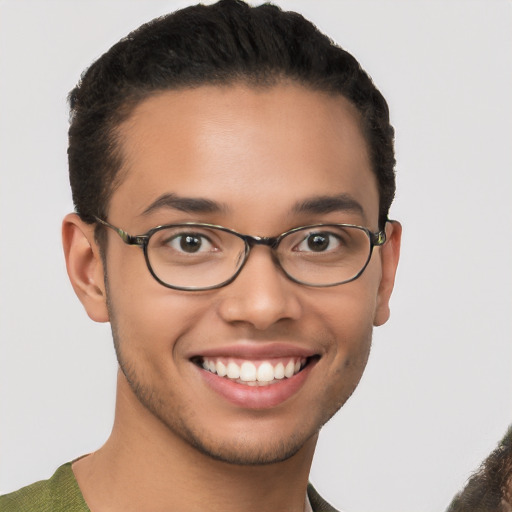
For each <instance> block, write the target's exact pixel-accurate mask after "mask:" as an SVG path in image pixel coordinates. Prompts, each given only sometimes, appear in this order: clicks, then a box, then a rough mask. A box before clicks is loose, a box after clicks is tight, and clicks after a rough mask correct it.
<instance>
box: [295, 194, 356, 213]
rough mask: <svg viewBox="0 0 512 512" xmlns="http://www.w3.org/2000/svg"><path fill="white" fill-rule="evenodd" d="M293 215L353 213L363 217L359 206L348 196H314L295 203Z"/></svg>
mask: <svg viewBox="0 0 512 512" xmlns="http://www.w3.org/2000/svg"><path fill="white" fill-rule="evenodd" d="M294 211H295V213H317V214H325V213H331V212H353V213H359V214H362V215H364V210H363V207H362V206H361V204H360V203H359V202H358V201H356V200H355V199H354V198H353V197H351V196H349V195H348V194H338V195H335V196H316V197H311V198H309V199H306V200H304V201H301V202H299V203H297V204H296V205H295V207H294Z"/></svg>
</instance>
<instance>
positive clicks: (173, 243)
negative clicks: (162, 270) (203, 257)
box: [167, 233, 213, 254]
mask: <svg viewBox="0 0 512 512" xmlns="http://www.w3.org/2000/svg"><path fill="white" fill-rule="evenodd" d="M167 245H168V246H169V247H171V248H172V249H175V250H176V251H179V252H186V253H189V254H194V253H202V252H208V251H212V249H213V246H212V244H211V242H210V241H209V240H208V238H206V237H205V236H203V235H198V234H195V233H180V234H178V235H175V236H173V237H172V238H171V239H170V240H168V242H167Z"/></svg>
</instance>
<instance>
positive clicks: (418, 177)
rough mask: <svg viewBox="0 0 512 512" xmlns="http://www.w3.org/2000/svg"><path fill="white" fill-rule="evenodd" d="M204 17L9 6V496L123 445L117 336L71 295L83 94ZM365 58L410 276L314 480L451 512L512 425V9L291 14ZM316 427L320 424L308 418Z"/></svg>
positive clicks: (355, 501)
mask: <svg viewBox="0 0 512 512" xmlns="http://www.w3.org/2000/svg"><path fill="white" fill-rule="evenodd" d="M188 3H189V2H186V1H180V2H176V1H163V0H160V1H154V0H153V1H152V0H146V1H140V0H138V1H127V0H123V1H122V2H118V1H112V0H111V1H108V2H105V1H91V0H89V1H87V2H86V1H69V0H55V1H40V0H38V1H27V0H7V1H6V0H3V1H0V235H1V238H0V490H1V491H4V492H5V491H10V490H13V489H15V488H17V487H20V486H22V485H25V484H28V483H30V482H32V481H34V480H37V479H41V478H47V477H49V476H50V475H51V474H52V472H53V471H54V470H55V468H56V467H57V466H58V465H60V464H61V463H63V462H65V461H67V460H70V459H72V458H74V457H76V456H78V455H81V454H83V453H87V452H89V451H92V450H94V449H95V448H97V447H98V446H100V445H101V443H102V442H103V441H104V440H105V439H106V437H107V436H108V434H109V431H110V428H111V423H112V417H113V405H114V384H115V372H116V362H115V357H114V353H113V349H112V343H111V338H110V332H109V326H108V325H99V324H94V323H93V322H91V321H90V320H89V319H88V317H87V316H86V315H85V313H84V312H83V310H82V307H81V305H80V304H79V302H78V300H77V299H76V297H75V296H74V294H73V291H72V289H71V286H70V285H69V283H68V280H67V276H66V273H65V268H64V259H63V256H62V250H61V247H60V222H61V219H62V217H63V216H64V214H66V213H67V212H68V211H71V209H72V204H71V200H70V193H69V191H68V184H67V175H66V173H67V169H66V131H67V106H66V101H65V100H66V95H67V92H68V91H69V90H70V89H71V88H72V87H73V85H74V84H75V82H76V81H77V79H78V77H79V74H80V72H81V71H82V70H83V69H84V68H85V67H87V66H88V65H89V64H91V62H92V61H93V60H94V59H95V58H97V57H99V56H100V55H101V53H103V51H105V50H106V49H107V48H108V47H110V46H111V45H112V44H113V43H115V42H116V41H117V40H118V39H119V38H120V37H122V36H124V35H125V34H126V33H127V32H128V31H129V30H131V29H133V28H135V27H137V26H138V25H140V24H141V23H142V22H143V21H147V20H149V19H151V18H153V17H155V16H157V15H159V14H163V13H166V12H168V11H171V10H175V9H176V8H178V7H181V6H184V5H187V4H188ZM279 3H280V5H282V6H283V7H285V8H287V9H293V10H298V11H300V12H302V13H304V14H305V15H306V16H307V17H309V18H310V19H311V20H312V21H314V22H315V23H316V24H317V25H318V26H319V27H320V28H321V29H322V30H323V31H325V32H327V33H328V34H329V35H330V36H332V37H333V38H334V39H335V40H336V41H337V42H338V43H339V44H341V45H342V46H343V47H345V48H346V49H348V50H349V51H351V52H353V53H354V54H355V56H356V57H357V58H358V59H359V60H360V62H361V63H362V65H363V67H365V68H366V69H367V70H368V71H369V73H370V74H371V75H372V76H373V78H374V80H375V82H376V83H377V85H378V87H379V88H380V89H381V90H382V92H383V93H384V95H385V96H386V97H387V99H388V101H389V103H390V106H391V112H392V120H393V124H394V125H395V128H396V138H397V144H396V147H397V157H398V166H397V170H398V195H397V200H396V203H395V204H394V206H393V209H392V216H393V217H394V218H398V219H400V220H401V221H402V222H403V225H404V239H403V252H402V261H401V265H400V269H399V272H398V277H397V288H396V292H395V295H394V298H393V301H392V317H391V320H390V321H389V323H388V324H387V325H385V326H383V327H381V328H379V329H377V330H376V332H375V337H374V347H373V353H372V355H371V358H370V363H369V365H368V368H367V371H366V373H365V375H364V377H363V380H362V382H361V384H360V386H359V388H358V389H357V391H356V392H355V394H354V396H353V397H352V398H351V400H350V401H349V402H348V403H347V404H346V406H345V407H344V408H343V410H342V411H341V412H340V413H339V414H338V416H337V417H336V418H335V419H334V420H333V421H331V422H330V423H329V424H328V425H327V426H326V427H325V429H324V432H323V434H322V435H321V440H320V444H319V447H318V450H317V455H316V458H315V462H314V466H313V470H312V475H311V478H312V481H313V482H314V483H315V485H316V486H317V488H318V490H319V491H320V492H321V493H322V494H324V495H325V496H326V497H327V498H328V500H330V501H331V502H332V503H333V504H335V505H337V506H338V507H343V508H344V509H346V510H347V511H350V512H356V511H361V512H363V511H364V512H379V511H383V512H391V511H393V512H400V511H404V512H411V511H417V512H421V511H440V510H443V509H444V508H445V507H446V506H447V504H448V503H449V501H450V499H451V497H452V496H453V495H454V493H455V492H456V491H457V490H458V489H459V488H460V487H461V486H462V485H463V484H464V481H465V480H466V478H467V477H468V476H469V475H470V473H471V472H472V470H473V469H475V468H476V467H477V465H478V464H479V462H480V461H481V459H483V458H484V457H485V456H486V454H487V453H488V452H489V451H490V450H491V449H492V448H493V447H494V446H495V444H496V443H497V441H498V439H499V438H500V437H501V436H502V435H503V434H504V432H505V430H506V428H507V426H508V424H509V423H512V408H511V398H512V389H511V388H512V381H511V379H512V377H511V375H512V344H511V327H512V326H511V323H512V308H511V306H512V264H511V263H512V261H511V252H512V207H511V204H510V203H511V201H510V196H511V193H512V178H511V176H512V173H511V170H512V151H511V146H512V99H511V91H512V87H511V86H512V30H511V27H512V3H511V2H510V1H506V0H480V1H476V0H444V1H435V0H428V1H423V0H414V1H412V0H411V1H409V2H406V1H405V0H403V1H399V0H378V1H370V0H353V1H352V0H336V1H334V0H332V1H326V0H322V1H318V0H316V1H315V0H289V1H285V0H282V1H280V2H279ZM305 413H307V411H305Z"/></svg>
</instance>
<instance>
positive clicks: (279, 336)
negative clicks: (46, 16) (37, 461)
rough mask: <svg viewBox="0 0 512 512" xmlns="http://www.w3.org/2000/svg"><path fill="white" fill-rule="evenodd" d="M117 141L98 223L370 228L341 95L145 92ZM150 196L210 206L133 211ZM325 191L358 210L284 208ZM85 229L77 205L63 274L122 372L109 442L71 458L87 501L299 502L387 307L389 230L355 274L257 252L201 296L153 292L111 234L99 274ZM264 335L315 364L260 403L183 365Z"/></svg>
mask: <svg viewBox="0 0 512 512" xmlns="http://www.w3.org/2000/svg"><path fill="white" fill-rule="evenodd" d="M120 135H121V140H122V146H121V148H122V152H123V156H124V165H123V169H122V182H121V184H120V186H119V187H118V188H117V189H116V190H115V192H114V193H113V195H112V199H111V203H110V205H109V212H108V219H107V220H108V221H109V222H110V223H112V224H114V225H116V226H119V227H121V228H122V229H124V230H126V231H127V232H129V233H131V234H141V233H145V232H146V231H148V230H149V229H150V228H152V227H154V226H157V225H160V224H167V223H177V222H192V221H194V222H207V223H214V224H220V225H223V226H226V227H229V228H232V229H235V230H236V231H238V232H240V233H247V234H251V235H259V236H275V235H278V234H280V233H282V232H284V231H286V230H288V229H291V228H293V227H296V226H300V225H305V224H313V223H320V222H337V223H352V224H357V225H361V226H365V227H367V228H369V229H371V230H372V231H378V225H377V220H378V205H379V203H378V192H377V185H376V180H375V176H374V174H373V173H372V171H371V166H370V161H369V157H368V151H367V147H366V142H365V140H364V137H363V135H362V132H361V129H360V120H359V116H358V113H357V111H356V109H355V108H354V107H353V106H352V105H351V104H350V103H349V102H348V101H346V100H345V99H344V98H342V97H340V96H332V95H327V94H324V93H319V92H314V91H310V90H308V89H306V88H303V87H302V86H299V85H294V84H291V83H281V84H278V85H276V86H273V87H270V88H263V89H254V88H250V87H248V86H245V85H231V86H224V87H216V86H204V87H200V88H197V89H193V90H182V91H169V92H165V93H160V94H158V95H156V96H153V97H151V98H149V99H147V100H145V101H144V102H142V103H141V104H140V105H139V106H138V107H137V108H136V110H135V111H134V113H133V114H132V116H131V117H130V119H129V120H128V121H127V122H126V123H125V124H124V125H123V126H122V127H121V129H120ZM162 194H177V195H179V196H183V197H194V198H205V199H208V200H210V201H215V203H217V204H219V205H221V208H219V209H218V210H216V211H200V212H191V211H182V210H177V209H175V208H170V207H165V206H163V207H160V208H154V209H152V210H151V211H150V212H149V213H144V211H145V210H146V209H147V208H148V207H149V206H150V205H151V204H152V203H154V201H155V200H157V199H158V198H159V197H161V196H162ZM339 194H344V195H345V197H347V196H348V197H350V198H351V199H352V200H353V201H354V202H356V203H357V204H358V205H359V206H360V208H349V209H345V208H340V209H336V210H335V211H323V212H322V211H310V210H306V211H297V208H296V206H297V204H298V203H300V202H303V201H306V200H310V199H311V198H316V197H326V196H329V197H332V196H338V195H339ZM324 209H325V208H324ZM320 210H321V209H320ZM93 231H94V226H89V225H87V224H85V223H83V222H82V221H81V220H80V219H79V218H78V217H77V216H76V215H75V214H70V215H68V216H67V217H66V218H65V220H64V225H63V240H64V249H65V254H66V261H67V266H68V273H69V276H70V279H71V282H72V284H73V287H74V289H75V291H76V293H77V295H78V297H79V298H80V300H81V301H82V303H83V304H84V306H85V309H86V311H87V313H88V314H89V316H90V317H91V318H92V319H93V320H95V321H98V322H106V321H110V322H111V324H112V330H113V334H114V341H115V345H116V350H117V354H118V359H119V362H120V366H121V368H122V371H119V375H118V390H117V405H116V418H115V423H114V428H113V432H112V435H111V437H110V438H109V440H108V441H107V443H106V444H105V445H104V446H103V447H102V448H101V449H99V450H98V451H97V452H95V453H94V454H91V455H89V456H87V457H85V458H83V459H80V460H79V461H78V462H75V464H74V465H73V470H74V472H75V475H76V477H77V480H78V483H79V485H80V487H81V489H82V492H83V494H84V497H85V499H86V501H87V502H88V504H89V506H90V508H91V510H92V511H93V512H102V511H117V510H119V511H121V510H123V511H131V510H134V511H135V510H137V511H138V512H144V511H145V510H148V511H149V510H151V511H152V512H155V511H160V510H162V511H163V510H187V511H192V512H193V511H195V510H198V511H199V510H205V509H206V508H207V509H208V510H223V511H230V510H240V504H241V503H243V508H244V510H247V511H251V510H282V511H288V510H289V511H299V510H303V507H304V496H305V492H306V486H307V481H308V474H309V469H310V466H311V461H312V457H313V452H314V447H315V443H316V440H317V436H318V432H319V430H320V428H321V426H322V425H323V424H324V423H325V422H326V421H327V420H328V419H329V418H330V417H331V416H332V415H333V414H334V413H335V412H336V411H337V410H338V409H339V408H340V407H341V406H342V405H343V404H344V403H345V401H346V400H347V399H348V397H349V396H350V395H351V393H352V392H353V390H354V389H355V387H356V386H357V384H358V382H359V379H360V378H361V375H362V372H363V370H364V367H365V365H366V362H367V358H368V354H369V350H370V345H371V335H372V328H373V326H374V325H380V324H383V323H384V322H386V321H387V319H388V317H389V305H388V304H389V297H390V295H391V291H392V288H393V283H394V277H395V271H396V266H397V263H398V256H399V246H400V234H401V228H400V225H399V224H398V223H388V224H387V226H386V232H387V236H388V241H387V243H386V244H385V245H384V246H383V247H379V248H375V249H374V252H373V255H372V259H371V261H370V263H369V265H368V267H367V269H366V270H365V272H364V273H363V275H362V276H361V277H360V278H358V279H357V280H355V281H353V282H350V283H347V284H344V285H341V286H334V287H329V288H314V287H308V286H303V285H299V284H297V283H294V282H292V281H290V280H289V279H288V278H286V276H284V275H283V274H282V273H281V272H280V270H279V269H278V268H277V267H276V266H275V265H274V263H273V262H272V259H271V258H270V252H269V249H268V248H267V247H262V246H257V247H255V248H254V249H253V250H252V252H251V255H250V257H249V260H248V262H247V263H246V266H245V267H244V269H243V270H242V272H241V273H240V275H239V276H238V277H237V278H236V279H235V281H234V282H232V283H231V284H229V285H228V286H225V287H223V288H220V289H216V290H209V291H203V292H183V291H176V290H171V289H168V288H165V287H163V286H162V285H160V284H159V283H158V282H156V281H155V279H153V277H152V276H151V275H150V274H149V272H148V270H147V267H146V265H145V262H144V258H143V256H142V252H141V251H140V249H139V248H136V247H128V246H126V245H125V244H124V243H123V242H122V240H121V239H120V238H119V237H118V235H117V234H115V233H114V232H113V231H111V230H109V232H108V251H107V255H106V267H107V270H108V282H107V283H105V269H104V268H103V264H102V259H101V257H100V251H99V247H98V246H97V244H96V242H95V239H94V234H93ZM276 346H279V347H283V346H284V347H286V349H287V350H291V351H293V350H296V351H303V352H307V353H308V354H309V353H311V354H315V355H316V357H315V362H314V364H311V365H310V368H309V369H308V373H307V374H305V375H307V376H306V378H305V379H303V382H302V383H301V385H300V386H299V387H298V389H297V390H295V391H294V392H293V393H292V394H291V395H290V396H288V397H287V398H286V399H285V400H284V401H280V402H279V403H278V404H277V405H273V406H264V407H256V408H250V407H243V406H240V405H235V404H233V403H232V402H230V401H229V400H226V398H225V397H223V396H221V395H220V394H219V393H217V392H216V391H215V390H214V389H213V388H212V387H211V386H210V385H209V384H208V381H207V380H206V379H205V378H204V371H203V370H201V369H200V368H199V367H198V366H197V365H196V364H194V362H193V361H192V360H191V357H192V356H195V355H202V354H204V353H205V352H207V351H213V352H216V351H217V352H219V351H222V353H223V354H224V353H226V352H228V353H229V351H230V350H232V349H233V350H239V351H242V352H243V351H246V352H244V353H248V354H255V353H259V352H258V351H263V352H264V353H265V356H267V355H269V354H270V355H272V353H273V350H274V349H275V347H276ZM234 347H236V348H234ZM299 375H300V374H299ZM197 482H201V484H200V485H198V484H197ZM176 489H179V492H176Z"/></svg>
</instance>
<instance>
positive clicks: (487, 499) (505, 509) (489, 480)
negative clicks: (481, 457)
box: [446, 427, 512, 512]
mask: <svg viewBox="0 0 512 512" xmlns="http://www.w3.org/2000/svg"><path fill="white" fill-rule="evenodd" d="M446 512H512V427H509V429H508V431H507V433H506V435H505V437H504V438H503V440H502V441H501V443H500V444H499V445H498V447H497V448H496V449H495V450H494V451H493V452H492V453H491V454H490V455H489V457H487V459H485V461H484V462H483V463H482V464H481V466H480V468H479V469H478V471H477V472H476V473H475V474H474V475H473V476H472V477H471V478H470V479H469V480H468V483H467V485H466V487H465V488H464V490H463V491H462V492H460V493H459V494H458V495H457V496H456V497H455V498H454V500H453V501H452V503H451V504H450V506H449V508H448V510H447V511H446Z"/></svg>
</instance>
